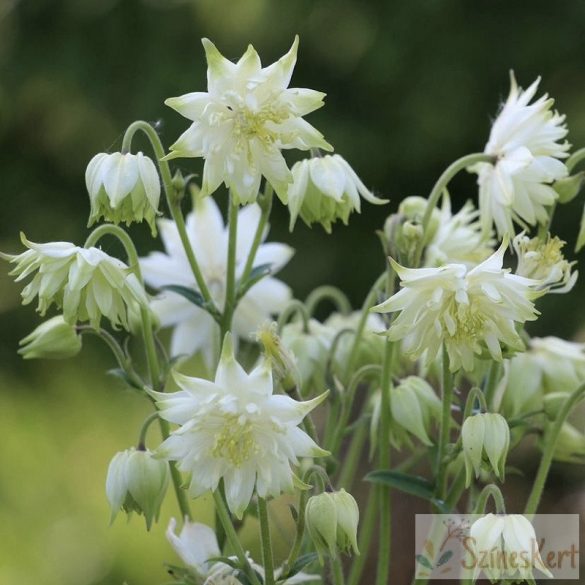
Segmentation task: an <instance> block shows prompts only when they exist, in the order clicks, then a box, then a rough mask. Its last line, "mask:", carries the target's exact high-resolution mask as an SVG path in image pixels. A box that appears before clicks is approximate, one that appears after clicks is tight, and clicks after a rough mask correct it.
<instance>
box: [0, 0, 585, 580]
mask: <svg viewBox="0 0 585 585" xmlns="http://www.w3.org/2000/svg"><path fill="white" fill-rule="evenodd" d="M295 33H298V34H300V36H301V45H300V52H299V61H298V65H297V69H296V72H295V76H294V78H293V85H295V86H299V87H310V88H315V89H319V90H322V91H325V92H326V93H327V94H328V97H327V100H326V106H325V107H324V108H323V109H321V110H319V111H318V112H316V113H314V114H312V115H311V116H310V118H309V120H310V121H311V122H312V123H313V124H314V125H315V126H316V127H317V128H319V129H320V130H321V131H322V132H323V133H324V134H325V136H326V137H327V139H328V140H329V141H330V142H331V143H332V144H333V145H335V147H336V150H337V151H338V152H339V153H341V154H342V155H343V156H344V157H345V158H347V159H348V160H349V161H350V162H351V163H352V165H353V166H354V168H355V169H356V170H357V171H358V173H359V174H360V176H361V177H362V178H363V180H364V182H365V183H366V184H367V185H368V186H370V187H372V188H373V189H374V190H375V191H376V192H377V193H378V194H381V195H382V196H385V197H388V198H390V199H391V201H392V203H391V205H390V206H388V207H386V208H380V207H373V206H367V205H364V210H363V214H362V215H361V216H354V217H353V219H352V221H351V222H350V226H349V227H343V226H341V225H340V226H337V227H336V229H334V235H333V236H327V235H326V234H325V233H324V232H323V231H322V230H321V229H320V228H318V227H315V228H314V229H312V230H309V229H307V228H306V227H304V226H302V225H300V223H299V224H298V227H297V229H296V230H295V232H294V233H293V234H288V230H287V223H288V216H287V211H286V210H285V209H283V208H282V207H281V206H279V207H277V208H276V210H275V212H274V220H273V226H272V236H271V238H272V239H274V240H278V241H287V242H289V243H291V244H292V245H293V246H294V247H295V248H296V250H297V255H296V258H295V259H293V261H292V262H291V264H290V266H289V267H288V268H287V269H286V271H285V272H283V278H284V279H286V280H287V281H288V282H289V283H290V284H291V285H293V287H294V289H295V292H296V294H297V296H299V297H303V296H305V295H306V294H307V292H308V291H309V290H310V289H311V288H313V287H315V286H317V285H319V284H324V283H330V284H335V285H338V286H341V287H342V288H344V289H345V290H347V291H348V293H349V295H350V297H351V299H352V301H353V302H354V303H355V304H358V303H361V300H362V298H363V296H364V294H365V293H366V291H367V289H368V288H369V286H370V284H371V281H372V279H373V278H374V277H375V276H376V275H377V274H378V272H379V271H380V269H381V268H382V266H383V262H384V259H383V257H382V256H381V254H380V252H379V244H378V241H377V238H376V236H375V235H374V233H373V232H374V230H375V229H378V228H380V227H381V226H382V224H383V221H384V219H385V216H386V214H387V213H388V212H389V211H391V210H394V209H395V208H396V206H397V204H398V202H399V201H400V199H402V198H403V197H405V196H408V195H426V194H427V193H428V191H429V190H430V188H431V186H432V184H433V182H434V180H435V179H436V177H437V176H438V174H439V173H440V172H441V170H442V169H443V168H444V167H445V166H446V165H447V164H448V163H449V162H451V161H452V160H454V159H455V158H458V157H459V156H461V155H463V154H466V153H469V152H473V151H478V150H482V149H483V145H484V143H485V142H486V140H487V135H488V132H489V127H490V119H491V118H492V117H493V116H494V115H495V114H496V112H497V108H498V104H499V102H500V101H501V100H502V99H503V98H505V97H506V95H507V91H508V70H509V69H514V70H515V72H516V76H517V78H518V80H519V82H520V84H522V85H523V86H527V85H528V84H529V83H530V82H532V81H533V79H534V78H535V77H536V76H538V75H542V77H543V82H542V89H543V90H544V91H547V92H549V93H550V94H551V95H552V96H554V97H555V99H556V105H557V107H558V109H559V110H560V111H561V112H563V113H566V114H567V119H568V123H569V127H570V134H569V139H570V141H571V142H572V144H574V145H575V146H576V147H580V146H583V145H585V69H584V68H583V63H584V62H585V3H584V2H582V1H581V0H564V1H563V2H556V3H551V2H550V1H547V0H533V1H532V2H530V3H529V4H527V3H526V2H520V1H516V2H510V1H509V0H508V1H504V0H489V1H488V0H476V1H474V2H470V1H469V0H442V1H439V0H419V1H417V2H405V1H403V2H392V1H388V0H379V1H367V2H364V1H362V2H358V1H350V0H295V1H290V0H288V1H284V0H231V1H228V0H142V1H141V0H124V1H121V0H20V1H19V0H0V186H1V201H2V211H1V212H0V250H3V251H15V250H17V249H19V244H18V232H19V230H23V231H24V232H25V233H26V234H27V236H29V237H30V238H31V239H32V240H34V241H48V240H61V239H62V240H68V241H74V242H82V241H83V239H84V237H85V235H86V233H87V230H86V228H85V225H86V221H87V215H88V199H87V194H86V192H85V186H84V179H83V175H84V171H85V166H86V164H87V162H88V161H89V159H90V158H91V157H92V156H93V155H94V154H95V153H96V152H100V151H104V150H108V149H116V148H119V146H120V140H121V135H122V133H123V131H124V129H125V127H126V126H127V125H128V124H129V123H130V122H132V121H133V120H135V119H138V118H141V119H146V120H149V121H153V122H154V121H160V123H161V128H162V138H163V141H164V142H165V145H166V146H168V145H169V144H170V143H171V142H172V141H174V139H175V138H176V137H177V136H178V134H179V133H180V132H181V131H182V129H184V128H185V127H186V122H185V121H184V120H183V119H181V118H180V116H178V115H177V114H175V113H173V112H172V111H171V110H170V109H168V108H166V107H165V106H164V105H163V100H164V99H165V98H166V97H169V96H174V95H180V94H183V93H186V92H188V91H196V90H203V89H204V87H205V61H204V57H203V51H202V48H201V44H200V38H201V37H203V36H208V37H210V38H211V39H212V40H214V41H215V42H216V44H217V45H218V47H219V48H220V50H222V52H224V54H225V55H226V56H228V57H232V58H237V57H238V56H239V55H241V53H242V52H243V50H244V49H245V46H246V44H247V43H248V42H252V43H253V44H254V46H255V47H256V48H257V49H258V51H259V53H260V54H261V56H262V57H263V59H264V61H265V62H270V61H272V60H274V59H276V58H278V57H279V56H280V55H282V54H283V53H284V52H285V51H286V50H287V49H288V48H289V46H290V44H291V42H292V39H293V36H294V34H295ZM178 164H179V166H180V168H182V169H183V170H184V171H186V172H192V171H195V172H199V171H200V169H201V165H200V163H199V162H197V161H189V160H181V161H179V163H178ZM452 195H453V197H454V199H455V200H456V202H457V203H462V202H463V201H464V200H465V199H467V198H473V197H475V196H476V188H475V182H474V179H473V177H471V176H460V177H458V178H457V179H456V181H455V182H454V184H453V189H452ZM581 206H582V198H581V201H576V202H574V203H572V204H570V205H568V206H565V207H564V208H562V209H561V210H560V211H559V213H558V215H557V217H556V219H555V222H556V223H555V228H556V230H557V231H559V232H560V233H561V234H562V235H563V236H564V238H565V239H567V241H568V242H569V246H568V248H570V249H572V247H573V244H574V241H575V236H576V231H577V229H578V222H579V217H580V214H581ZM132 233H133V235H134V236H135V237H136V239H137V240H138V241H139V242H140V244H141V246H143V248H142V249H143V250H144V251H146V250H148V249H151V248H153V247H154V246H156V245H157V244H156V243H154V242H152V241H151V240H150V239H149V238H148V233H147V230H146V229H140V228H138V229H133V230H132ZM309 258H310V262H308V261H307V259H309ZM6 273H7V270H6V266H5V267H4V268H3V269H2V270H1V271H0V316H1V319H2V325H1V329H0V330H1V331H2V333H1V337H0V384H1V387H0V400H1V402H0V404H1V407H0V423H1V425H0V428H2V441H1V442H0V460H1V462H2V473H1V474H0V544H1V546H0V583H2V584H4V583H6V584H8V585H11V584H13V583H14V584H16V583H23V584H27V585H28V583H42V584H43V585H57V584H59V585H106V584H107V585H109V584H118V583H122V582H123V581H127V582H128V583H129V585H133V584H140V583H159V582H161V581H163V580H164V571H163V569H162V568H161V563H162V561H163V560H165V559H166V560H173V559H174V557H173V554H172V551H170V549H169V547H168V546H167V545H166V544H165V541H164V536H163V532H164V527H165V526H166V519H167V517H168V515H169V514H170V513H175V512H174V502H173V500H172V498H171V497H169V498H168V502H167V507H166V509H165V518H164V519H163V522H162V523H161V524H159V525H158V526H156V527H155V528H154V529H153V532H152V533H151V534H150V535H146V534H144V531H143V530H142V527H141V526H139V525H141V523H142V520H141V519H139V518H134V519H133V520H132V522H131V523H130V524H126V523H125V522H124V521H123V519H120V520H118V522H117V523H116V524H115V525H114V527H113V528H108V526H107V521H108V510H107V506H106V502H105V496H104V494H103V481H104V477H105V471H106V468H107V464H108V461H109V459H110V457H111V455H112V454H113V453H114V452H115V451H116V450H119V449H122V448H125V447H127V446H128V445H130V444H132V443H133V442H134V441H135V438H136V428H137V426H138V425H139V424H140V421H141V419H142V416H143V415H144V413H145V412H146V410H144V406H145V405H143V404H142V403H141V402H140V400H139V399H138V398H136V397H135V396H134V395H132V394H131V393H129V392H127V391H124V390H122V389H121V388H120V386H119V384H118V383H117V382H115V381H114V380H113V379H112V378H109V377H106V376H105V374H104V373H103V371H104V370H105V369H107V368H108V367H111V364H110V362H109V358H108V356H107V355H106V354H105V353H103V352H102V351H101V349H102V348H101V347H99V345H98V344H97V343H95V342H94V343H92V342H91V341H89V342H87V343H86V346H88V351H87V352H84V354H83V356H82V357H81V358H80V359H79V360H76V362H75V363H74V364H73V363H62V362H58V363H51V362H42V363H40V362H33V363H23V362H22V361H21V360H19V359H18V358H17V356H16V354H15V350H16V347H17V343H18V340H19V339H20V338H22V337H23V336H24V335H25V334H27V333H28V332H29V331H30V330H31V329H32V328H33V327H34V326H35V324H36V322H37V319H36V316H35V315H34V312H33V311H32V309H28V310H26V309H20V310H19V309H18V306H19V291H20V288H19V287H18V286H16V285H14V283H12V281H11V280H10V278H9V277H7V275H6ZM584 290H585V288H584V285H583V283H580V284H579V285H578V288H577V289H576V290H575V291H573V293H572V294H571V295H570V296H558V297H555V296H551V297H550V298H548V299H546V300H545V302H543V303H542V305H541V308H542V309H543V316H542V318H541V319H540V320H539V321H538V322H537V323H536V324H534V326H532V328H531V331H532V332H534V333H537V334H543V333H545V332H546V333H547V334H552V333H554V334H558V335H562V336H565V337H572V336H574V335H576V334H578V331H579V328H580V327H581V326H582V324H583V321H584V320H583V317H584V313H585V307H584V305H583V303H582V302H581V299H582V298H583V293H584ZM582 477H583V474H582V473H580V472H577V473H575V472H574V471H573V473H572V474H571V476H570V478H569V479H567V476H566V475H564V474H560V475H556V476H554V477H553V484H554V483H555V478H556V482H557V483H558V484H560V483H564V485H565V487H564V488H563V490H564V491H562V490H561V491H560V492H558V493H559V494H561V495H562V494H567V493H568V494H569V495H571V494H573V496H574V499H573V500H571V502H572V504H571V506H569V507H568V510H567V511H577V510H575V506H577V507H579V505H580V504H579V502H582V501H583V500H582V499H580V496H579V493H580V491H579V489H580V482H581V480H582ZM573 496H571V497H573ZM559 497H560V496H559ZM563 497H564V496H563ZM567 497H569V496H567ZM408 562H409V563H410V561H408Z"/></svg>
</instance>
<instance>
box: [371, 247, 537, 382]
mask: <svg viewBox="0 0 585 585" xmlns="http://www.w3.org/2000/svg"><path fill="white" fill-rule="evenodd" d="M505 245H506V243H505V242H504V244H503V245H502V246H501V247H500V249H499V250H498V251H497V252H495V253H494V254H493V255H492V256H490V257H489V258H488V259H487V260H485V261H484V262H482V263H481V264H479V265H477V266H476V267H475V268H472V269H471V270H470V269H468V268H467V267H466V266H465V265H463V264H447V265H446V266H441V267H440V268H404V267H403V266H400V265H399V264H397V263H396V262H394V261H392V265H393V267H394V270H396V273H397V274H398V276H399V277H400V280H401V286H402V290H400V291H399V292H397V293H396V294H394V295H393V296H392V297H390V298H389V299H388V300H386V301H385V302H383V303H382V304H380V305H378V306H377V307H374V310H375V311H378V312H381V313H388V312H395V311H400V315H399V316H398V317H397V318H396V319H395V320H394V322H393V324H392V325H391V327H390V329H389V330H388V333H387V335H388V337H389V339H391V340H393V341H398V340H403V343H402V350H403V352H404V353H405V354H410V355H411V356H412V357H420V356H422V355H423V354H424V358H425V360H424V361H425V363H426V364H429V363H430V362H432V360H433V359H434V358H435V357H436V356H437V354H438V352H439V350H440V348H441V345H442V344H443V343H444V344H445V347H446V348H447V352H448V354H449V362H450V369H451V371H457V370H458V369H459V368H461V367H463V368H464V369H466V370H471V369H473V366H474V356H475V355H479V354H481V353H482V352H483V351H484V349H487V351H488V352H489V353H490V355H491V357H492V358H493V359H495V360H498V361H501V359H502V350H501V344H505V345H507V346H509V347H510V348H512V349H518V350H522V349H524V346H523V343H522V340H521V339H520V336H519V335H518V332H517V331H516V329H515V326H514V325H515V323H524V322H525V321H531V320H534V319H536V316H537V315H538V312H537V311H536V309H535V308H534V304H533V303H532V299H534V298H535V297H536V296H537V294H538V293H537V292H535V291H534V290H533V287H534V286H535V282H534V281H532V280H529V279H527V278H524V277H521V276H517V275H515V274H510V271H509V270H503V269H502V263H503V258H504V250H505Z"/></svg>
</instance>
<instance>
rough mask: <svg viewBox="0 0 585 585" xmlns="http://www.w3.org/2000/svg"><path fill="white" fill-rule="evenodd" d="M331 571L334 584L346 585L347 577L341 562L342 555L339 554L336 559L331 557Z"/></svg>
mask: <svg viewBox="0 0 585 585" xmlns="http://www.w3.org/2000/svg"><path fill="white" fill-rule="evenodd" d="M330 563H331V573H332V576H333V585H345V577H344V576H343V566H342V564H341V557H340V556H339V555H337V558H336V559H331V560H330Z"/></svg>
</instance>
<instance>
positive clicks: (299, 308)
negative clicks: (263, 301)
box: [278, 299, 310, 333]
mask: <svg viewBox="0 0 585 585" xmlns="http://www.w3.org/2000/svg"><path fill="white" fill-rule="evenodd" d="M295 313H296V314H298V315H299V316H300V317H301V319H302V321H303V331H304V332H305V333H308V332H309V318H310V317H309V313H308V312H307V307H305V304H304V303H303V302H302V301H299V300H297V299H294V300H292V301H291V302H290V303H289V304H288V305H287V306H286V307H285V308H284V310H283V311H282V312H281V313H280V315H279V316H278V332H279V333H281V332H282V328H283V327H284V326H285V325H286V324H287V323H288V322H289V320H290V318H291V317H292V316H293V315H294V314H295Z"/></svg>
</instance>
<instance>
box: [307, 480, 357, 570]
mask: <svg viewBox="0 0 585 585" xmlns="http://www.w3.org/2000/svg"><path fill="white" fill-rule="evenodd" d="M305 522H306V527H307V531H308V533H309V536H310V538H311V540H312V541H313V544H314V545H315V549H316V550H317V554H318V555H319V559H320V561H321V563H322V564H323V557H324V556H325V555H329V556H330V557H331V558H333V559H334V558H336V556H337V552H338V551H341V552H346V553H348V554H349V553H350V552H351V550H352V549H353V552H355V553H356V554H359V550H358V546H357V528H358V523H359V508H358V505H357V503H356V501H355V499H354V498H353V496H351V495H350V494H348V493H347V492H346V491H345V490H344V489H342V490H341V491H339V492H334V493H328V492H324V493H322V494H319V495H317V496H312V497H311V498H309V501H308V502H307V507H306V509H305Z"/></svg>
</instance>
